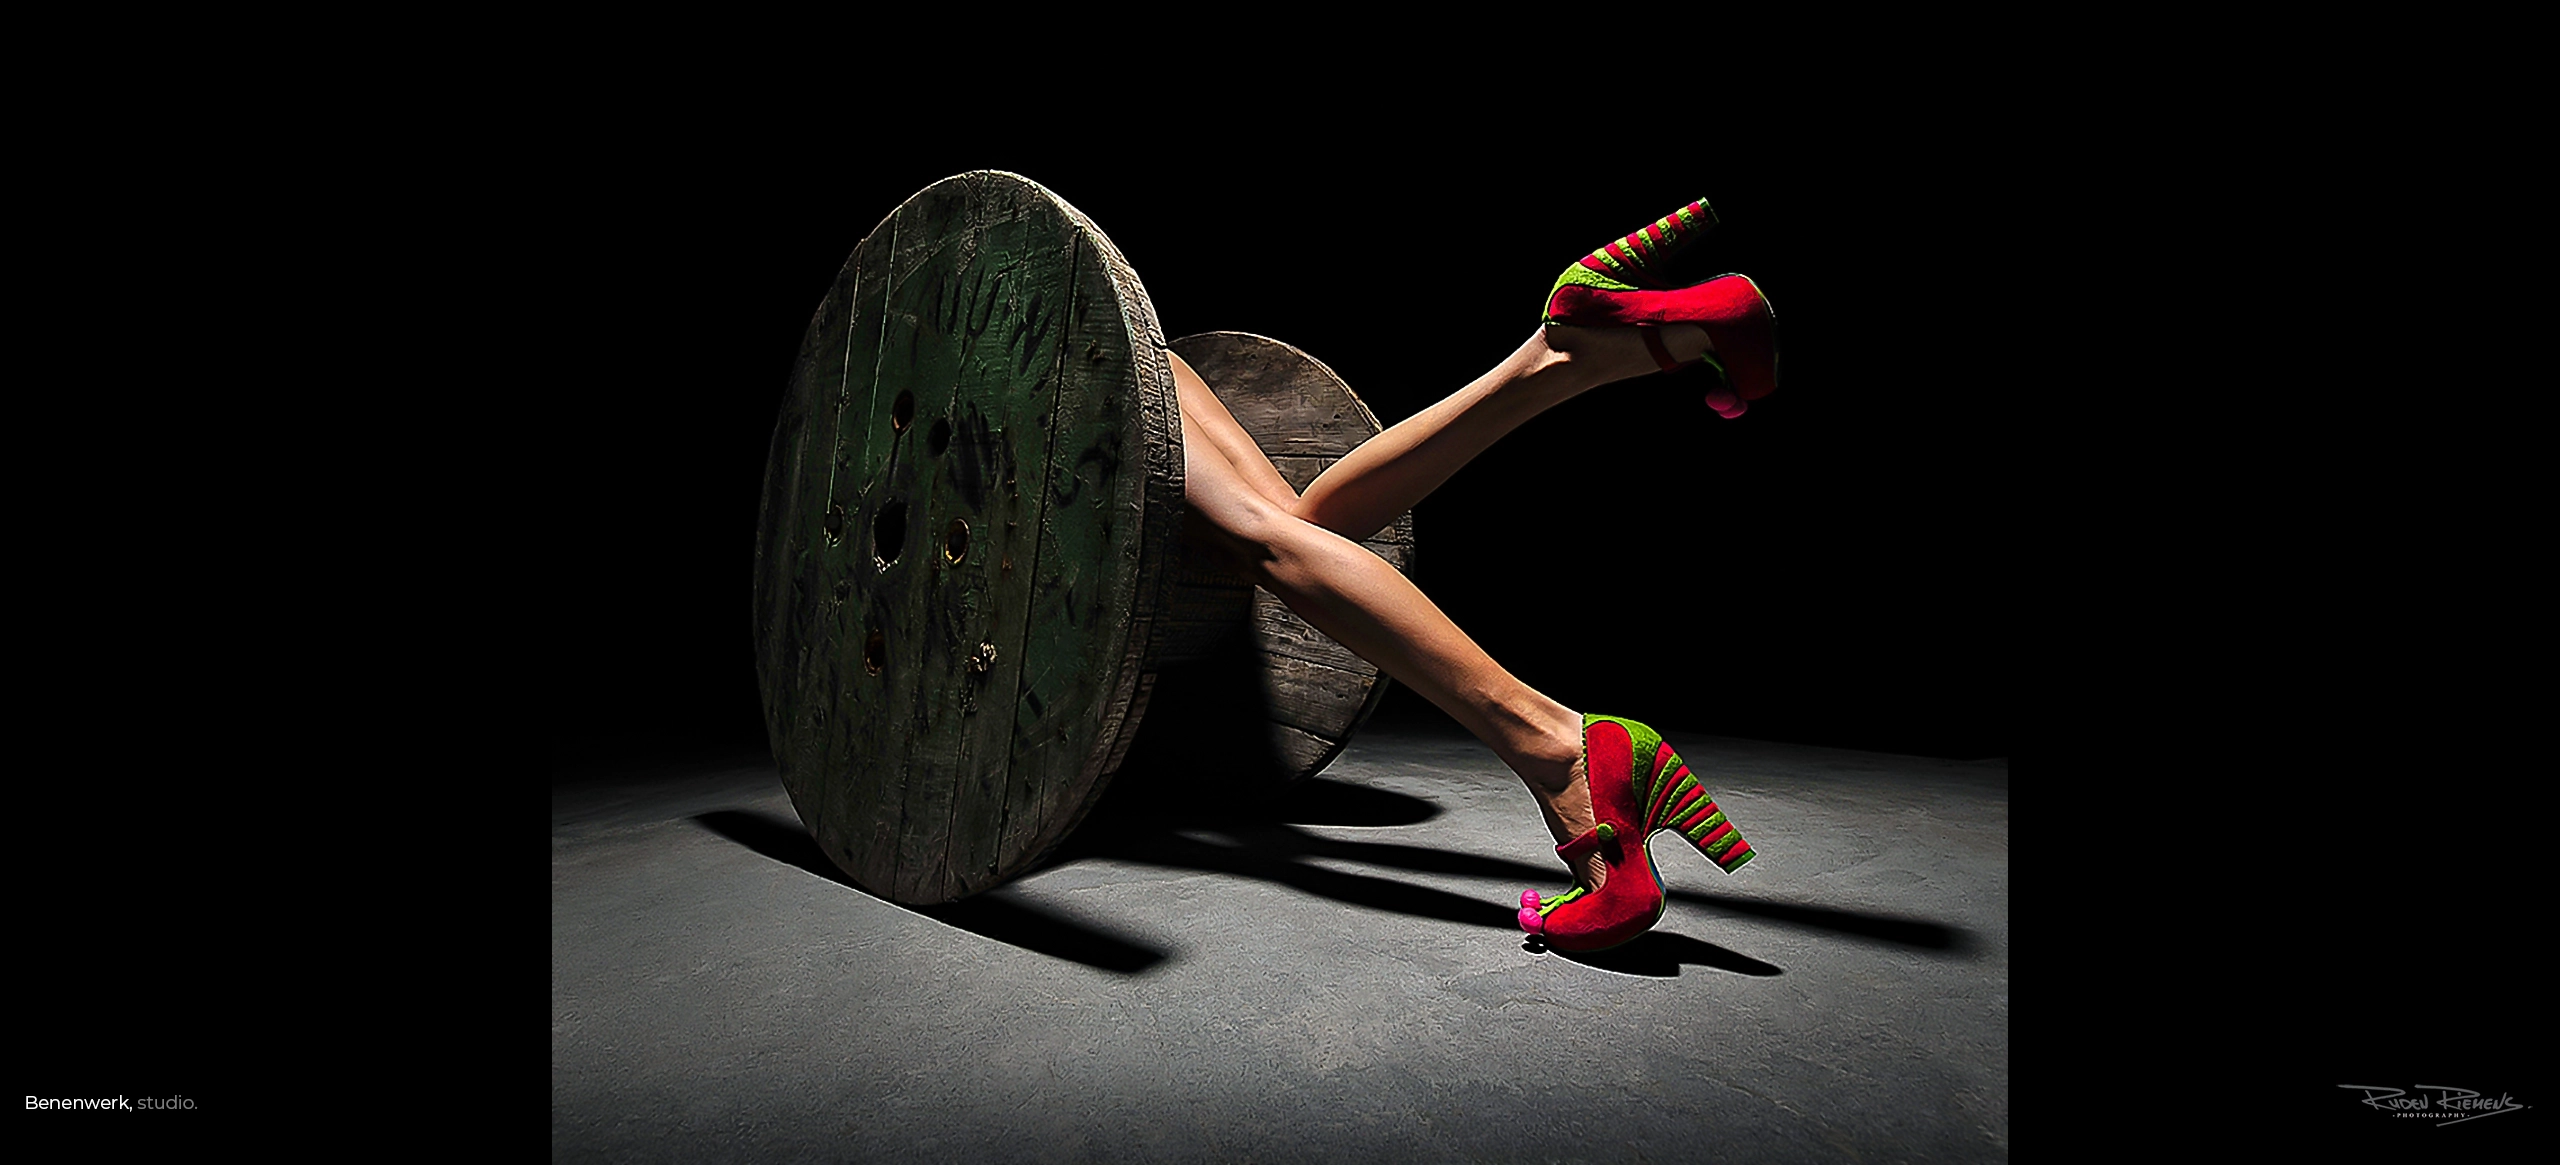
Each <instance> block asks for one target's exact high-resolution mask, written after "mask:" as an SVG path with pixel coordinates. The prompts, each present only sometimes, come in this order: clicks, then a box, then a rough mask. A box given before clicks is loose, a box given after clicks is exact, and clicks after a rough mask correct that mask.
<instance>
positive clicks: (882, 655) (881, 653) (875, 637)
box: [862, 631, 889, 676]
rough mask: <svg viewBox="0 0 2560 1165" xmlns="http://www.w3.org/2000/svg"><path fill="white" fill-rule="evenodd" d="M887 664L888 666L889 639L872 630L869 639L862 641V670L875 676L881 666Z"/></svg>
mask: <svg viewBox="0 0 2560 1165" xmlns="http://www.w3.org/2000/svg"><path fill="white" fill-rule="evenodd" d="M887 666H889V641H888V640H887V639H886V638H883V637H882V636H881V634H880V633H879V632H877V631H874V632H872V633H871V637H870V638H869V639H865V640H863V641H862V670H863V671H865V672H867V673H869V674H871V675H875V676H876V675H879V674H880V669H881V668H884V667H887Z"/></svg>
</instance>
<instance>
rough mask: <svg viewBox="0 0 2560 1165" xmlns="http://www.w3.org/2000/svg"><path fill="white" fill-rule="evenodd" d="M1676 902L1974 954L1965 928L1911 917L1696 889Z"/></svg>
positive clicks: (1677, 895)
mask: <svg viewBox="0 0 2560 1165" xmlns="http://www.w3.org/2000/svg"><path fill="white" fill-rule="evenodd" d="M1665 896H1666V897H1669V898H1670V899H1671V900H1673V901H1675V902H1687V903H1691V904H1693V905H1698V906H1704V907H1706V908H1708V909H1710V910H1721V911H1723V912H1725V913H1727V914H1748V915H1751V916H1752V917H1754V918H1766V919H1769V920H1770V921H1772V922H1784V923H1788V924H1791V925H1794V926H1800V927H1804V928H1805V929H1807V930H1827V931H1831V932H1833V933H1835V934H1849V935H1856V936H1858V937H1859V938H1865V939H1874V940H1877V941H1879V942H1886V943H1891V944H1893V945H1895V946H1901V947H1919V948H1921V949H1922V950H1931V951H1945V952H1946V953H1948V954H1951V955H1966V954H1971V953H1973V951H1974V948H1975V943H1974V941H1973V936H1972V935H1970V934H1968V933H1966V932H1965V931H1964V930H1963V929H1962V928H1959V927H1953V926H1947V925H1945V924H1942V923H1936V922H1922V921H1920V920H1918V919H1911V918H1893V917H1889V916H1887V915H1881V914H1859V913H1857V912H1855V911H1850V910H1833V909H1831V908H1829V907H1825V906H1790V905H1788V904H1786V903H1783V902H1762V901H1759V900H1757V899H1753V898H1732V897H1727V896H1725V895H1722V894H1702V893H1699V892H1698V891H1695V890H1672V891H1669V892H1668V893H1667V894H1666V895H1665Z"/></svg>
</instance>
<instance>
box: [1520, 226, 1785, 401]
mask: <svg viewBox="0 0 2560 1165" xmlns="http://www.w3.org/2000/svg"><path fill="white" fill-rule="evenodd" d="M1715 223H1716V216H1715V212H1714V211H1712V210H1709V209H1707V204H1706V202H1705V201H1704V200H1703V199H1702V200H1700V201H1697V202H1692V203H1690V204H1689V205H1687V206H1684V207H1681V208H1680V209H1678V210H1675V211H1673V212H1671V213H1670V214H1668V215H1665V216H1663V217H1662V218H1661V219H1659V220H1656V221H1655V222H1654V223H1653V224H1652V225H1650V226H1647V227H1645V228H1643V229H1642V230H1639V231H1637V232H1636V233H1634V234H1631V235H1628V236H1627V237H1625V238H1623V239H1619V240H1618V241H1616V242H1613V243H1610V244H1609V245H1607V246H1604V247H1602V248H1600V249H1599V250H1597V251H1593V252H1591V253H1590V254H1588V255H1585V256H1583V257H1582V261H1581V262H1579V263H1576V264H1574V265H1573V266H1571V267H1567V268H1565V269H1564V274H1562V275H1560V276H1557V277H1556V285H1555V287H1554V288H1553V289H1552V290H1550V291H1548V292H1547V310H1546V317H1545V320H1544V322H1546V323H1548V324H1570V325H1573V326H1577V327H1592V328H1611V327H1632V328H1636V329H1638V330H1639V331H1640V332H1641V333H1642V334H1643V336H1644V342H1645V347H1646V349H1647V350H1649V351H1651V352H1652V353H1653V359H1654V362H1655V363H1657V364H1660V365H1661V366H1662V368H1663V370H1664V371H1666V372H1667V371H1670V370H1672V369H1675V368H1678V367H1680V364H1679V362H1678V361H1675V360H1673V359H1672V358H1671V353H1670V351H1669V350H1668V349H1666V348H1664V347H1663V345H1662V338H1661V337H1660V336H1658V335H1656V334H1655V329H1658V328H1660V327H1661V326H1662V325H1664V324H1696V325H1698V326H1699V327H1702V328H1705V329H1706V331H1707V339H1708V341H1709V342H1711V343H1713V344H1714V345H1715V351H1714V352H1713V353H1711V354H1709V355H1708V356H1706V357H1704V358H1703V359H1704V360H1705V362H1706V363H1707V364H1708V365H1709V366H1710V367H1712V368H1714V369H1715V371H1716V375H1717V376H1718V377H1720V378H1721V379H1722V380H1723V381H1724V383H1723V385H1722V386H1720V387H1718V388H1715V389H1712V390H1710V391H1709V392H1708V393H1707V405H1708V407H1710V408H1713V409H1714V410H1715V411H1716V413H1717V414H1718V415H1720V416H1723V417H1726V418H1728V419H1730V418H1733V417H1739V416H1741V415H1742V414H1743V412H1744V411H1745V410H1747V409H1748V408H1749V407H1750V406H1748V405H1746V404H1745V403H1743V402H1745V401H1755V400H1758V399H1760V398H1761V397H1764V396H1767V395H1769V394H1770V393H1773V392H1776V391H1777V390H1778V317H1777V314H1776V313H1775V312H1774V311H1773V310H1772V309H1771V308H1770V306H1769V297H1768V296H1766V295H1763V294H1761V293H1760V285H1759V284H1756V283H1753V282H1752V281H1751V277H1750V276H1747V275H1720V276H1717V277H1716V278H1714V279H1710V280H1707V281H1706V282H1704V283H1699V284H1693V285H1691V286H1688V287H1676V288H1675V287H1672V286H1671V285H1670V283H1669V281H1668V280H1666V279H1665V278H1664V277H1663V271H1664V269H1665V268H1666V267H1667V266H1668V264H1669V262H1670V259H1671V256H1672V255H1674V254H1675V253H1677V252H1678V251H1680V250H1681V249H1682V248H1684V247H1686V246H1688V244H1690V243H1691V242H1694V241H1696V240H1697V239H1698V237H1699V236H1701V235H1704V234H1706V233H1707V231H1708V229H1709V228H1711V227H1713V226H1715Z"/></svg>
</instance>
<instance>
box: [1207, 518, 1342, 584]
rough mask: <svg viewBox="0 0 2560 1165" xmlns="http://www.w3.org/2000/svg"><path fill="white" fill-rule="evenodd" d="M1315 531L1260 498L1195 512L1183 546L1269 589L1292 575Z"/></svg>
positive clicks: (1300, 519)
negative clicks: (1280, 578) (1283, 575)
mask: <svg viewBox="0 0 2560 1165" xmlns="http://www.w3.org/2000/svg"><path fill="white" fill-rule="evenodd" d="M1314 530H1315V527H1314V526H1312V525H1310V524H1309V523H1308V522H1307V521H1306V520H1305V519H1303V518H1300V517H1298V516H1297V515H1296V514H1293V513H1291V512H1290V511H1289V510H1288V509H1287V508H1285V507H1282V506H1281V505H1279V504H1278V503H1276V502H1273V501H1271V500H1269V499H1267V498H1262V497H1259V496H1256V497H1252V498H1249V499H1245V500H1242V501H1239V502H1237V503H1234V504H1229V505H1223V506H1198V505H1195V506H1192V507H1191V508H1190V510H1189V512H1188V513H1186V514H1185V515H1184V519H1183V540H1184V541H1185V542H1187V543H1189V544H1190V545H1191V546H1193V547H1195V548H1197V549H1199V550H1202V551H1205V552H1207V553H1208V555H1209V557H1210V559H1211V560H1212V561H1214V562H1216V563H1217V564H1218V566H1219V567H1220V568H1221V569H1224V570H1227V571H1229V572H1232V573H1235V574H1239V575H1243V576H1245V577H1246V578H1250V579H1252V580H1253V581H1255V582H1257V583H1263V584H1269V583H1270V582H1272V581H1273V580H1274V578H1275V577H1277V576H1278V575H1279V574H1281V573H1283V572H1285V571H1286V570H1287V569H1288V564H1289V563H1290V562H1292V561H1294V560H1295V559H1297V558H1298V557H1300V556H1301V553H1302V551H1303V549H1304V545H1305V542H1306V539H1307V537H1308V536H1309V534H1310V533H1311V532H1313V531H1314Z"/></svg>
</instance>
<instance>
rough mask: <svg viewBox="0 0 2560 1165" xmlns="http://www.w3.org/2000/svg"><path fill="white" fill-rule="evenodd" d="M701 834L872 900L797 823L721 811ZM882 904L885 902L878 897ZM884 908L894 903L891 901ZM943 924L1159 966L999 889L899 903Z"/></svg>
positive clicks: (1060, 953)
mask: <svg viewBox="0 0 2560 1165" xmlns="http://www.w3.org/2000/svg"><path fill="white" fill-rule="evenodd" d="M693 821H694V823H695V824H697V825H700V826H701V827H703V828H704V829H707V830H710V831H711V832H713V833H716V834H719V835H720V836H722V837H725V838H728V839H729V840H731V841H734V842H736V843H738V844H739V845H742V846H745V847H746V848H748V849H750V850H753V851H755V852H756V853H759V854H763V855H764V856H766V857H768V858H771V859H773V860H774V861H777V862H781V863H782V864H784V865H786V866H795V867H798V868H799V869H802V870H806V871H808V872H809V873H812V874H815V875H817V876H819V877H821V878H825V879H826V880H828V881H830V882H833V883H835V884H837V885H839V886H843V887H845V888H847V889H850V890H855V891H860V892H861V893H863V894H865V895H866V896H870V897H877V895H872V894H871V893H870V891H867V890H863V889H862V887H860V886H857V885H854V883H853V881H852V879H850V878H847V877H845V876H844V871H842V870H838V869H837V868H836V867H835V863H833V862H830V861H828V860H827V856H826V854H825V853H824V852H822V851H820V850H819V849H818V843H817V842H815V841H812V840H810V838H809V835H808V833H807V832H806V831H804V830H803V829H801V828H800V826H799V824H798V823H796V822H787V821H783V820H780V819H777V818H774V817H769V816H766V815H764V814H761V813H748V812H744V811H741V810H736V809H721V810H715V811H713V812H710V813H704V814H701V815H699V816H696V817H695V818H694V819H693ZM883 901H886V900H885V899H883ZM891 905H896V904H895V903H891ZM898 908H899V909H901V910H912V911H914V912H915V913H917V914H921V915H923V916H925V917H927V918H930V919H933V920H934V921H936V922H939V923H942V924H944V925H946V926H951V927H956V928H958V929H960V930H965V931H968V932H970V933H971V934H975V935H977V936H979V937H981V938H990V939H994V940H996V941H997V942H1001V943H1010V944H1012V945H1014V946H1017V947H1021V948H1022V949H1024V950H1027V951H1036V952H1039V953H1040V954H1044V955H1047V956H1049V957H1051V958H1056V959H1065V960H1067V961H1069V962H1073V963H1082V964H1084V965H1085V966H1088V967H1094V968H1097V969H1100V970H1104V971H1111V972H1114V973H1117V974H1122V975H1134V974H1137V973H1139V972H1141V971H1145V970H1146V969H1148V968H1149V967H1153V966H1155V965H1156V964H1158V963H1161V962H1163V961H1164V959H1165V952H1163V951H1160V950H1156V949H1154V948H1152V947H1147V946H1144V945H1141V944H1139V943H1135V942H1131V941H1130V940H1128V939H1125V938H1122V937H1120V936H1118V935H1114V934H1111V933H1108V932H1106V931H1103V930H1100V929H1097V928H1095V927H1092V926H1089V925H1086V924H1084V923H1081V922H1076V921H1074V920H1072V919H1067V918H1063V917H1060V916H1058V915H1055V914H1051V913H1049V912H1047V911H1044V910H1038V909H1034V908H1032V907H1030V906H1026V905H1024V904H1022V903H1021V902H1019V901H1017V900H1014V899H1012V898H1009V897H1005V896H1004V892H1003V891H1002V890H995V891H991V892H989V893H985V894H980V895H977V896H975V897H972V898H966V899H962V900H961V901H958V902H950V903H945V904H943V905H940V906H900V907H898Z"/></svg>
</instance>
